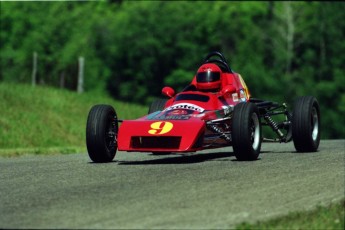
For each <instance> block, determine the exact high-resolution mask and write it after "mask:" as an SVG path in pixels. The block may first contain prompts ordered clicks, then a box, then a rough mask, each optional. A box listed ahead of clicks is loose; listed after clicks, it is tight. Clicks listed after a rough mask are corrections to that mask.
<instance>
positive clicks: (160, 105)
mask: <svg viewBox="0 0 345 230" xmlns="http://www.w3.org/2000/svg"><path fill="white" fill-rule="evenodd" d="M167 101H168V99H156V100H155V101H153V102H152V103H151V105H150V108H149V111H148V114H150V113H154V112H157V111H162V110H163V109H164V107H165V104H166V103H167Z"/></svg>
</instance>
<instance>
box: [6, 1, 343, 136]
mask: <svg viewBox="0 0 345 230" xmlns="http://www.w3.org/2000/svg"><path fill="white" fill-rule="evenodd" d="M0 4H1V14H0V19H1V31H0V50H1V52H0V68H1V74H0V80H1V81H4V82H20V83H31V76H32V72H33V54H34V53H35V52H36V53H37V81H38V84H46V85H50V86H54V87H63V88H68V89H71V90H76V88H77V75H78V58H79V57H83V58H84V59H85V71H84V73H85V83H84V84H85V90H86V91H90V90H108V91H109V92H111V94H112V95H113V96H114V97H115V98H116V99H118V100H123V101H128V102H137V103H142V104H145V105H148V103H149V102H150V101H151V100H152V99H153V98H154V97H159V96H160V92H161V88H162V87H163V86H165V85H170V86H172V87H174V88H175V90H179V89H182V88H183V87H184V86H185V85H186V84H188V82H190V81H191V79H192V77H193V75H194V74H195V72H196V70H197V69H198V67H199V65H200V63H201V62H202V61H203V59H204V57H205V56H206V55H207V54H208V53H209V52H210V51H220V52H222V53H223V54H224V55H225V57H226V58H227V59H228V61H229V62H230V65H231V67H232V69H233V70H235V71H236V72H239V73H241V75H242V76H243V78H244V79H245V81H246V83H247V85H248V87H249V89H250V90H251V93H252V95H253V96H254V97H258V98H264V99H270V100H275V101H278V102H285V101H287V102H289V103H292V101H293V99H295V98H296V97H297V96H300V95H314V96H316V97H317V98H318V100H319V102H320V104H321V112H322V126H323V133H322V137H323V138H344V137H345V131H344V124H345V120H344V114H345V93H344V92H345V76H344V66H345V65H344V63H345V57H344V53H345V42H344V40H345V36H344V31H345V20H344V18H345V3H344V2H315V1H311V2H309V1H308V2H301V1H297V2H280V1H277V2H274V1H270V2H262V1H258V2H256V1H248V2H242V1H240V2H235V1H220V2H218V1H215V2H213V1H202V2H198V1H197V2H194V1H171V2H169V1H100V2H99V1H90V2H88V1H82V2H74V1H73V2H3V1H2V2H0Z"/></svg>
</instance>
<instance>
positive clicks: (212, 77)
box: [195, 63, 222, 92]
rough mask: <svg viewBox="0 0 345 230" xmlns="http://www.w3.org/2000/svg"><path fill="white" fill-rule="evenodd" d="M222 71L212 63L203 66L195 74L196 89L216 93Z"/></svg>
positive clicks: (219, 86) (219, 85) (218, 88)
mask: <svg viewBox="0 0 345 230" xmlns="http://www.w3.org/2000/svg"><path fill="white" fill-rule="evenodd" d="M221 77H222V71H221V69H220V68H219V66H218V65H216V64H213V63H207V64H203V65H202V66H201V67H200V68H199V69H198V72H197V74H196V84H195V86H196V88H197V90H200V91H204V92H218V91H219V90H220V88H221V83H222V81H221Z"/></svg>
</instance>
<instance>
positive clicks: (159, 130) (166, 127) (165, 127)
mask: <svg viewBox="0 0 345 230" xmlns="http://www.w3.org/2000/svg"><path fill="white" fill-rule="evenodd" d="M173 126H174V125H173V124H172V123H171V122H167V121H158V122H154V123H152V124H151V126H150V127H151V129H150V130H149V131H148V133H149V134H152V135H160V134H164V133H168V132H169V131H170V130H171V129H172V128H173Z"/></svg>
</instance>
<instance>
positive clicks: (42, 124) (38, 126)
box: [0, 83, 148, 156]
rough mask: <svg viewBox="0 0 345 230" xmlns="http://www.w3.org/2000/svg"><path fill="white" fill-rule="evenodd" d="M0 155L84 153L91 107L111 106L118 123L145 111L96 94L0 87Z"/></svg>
mask: <svg viewBox="0 0 345 230" xmlns="http://www.w3.org/2000/svg"><path fill="white" fill-rule="evenodd" d="M0 98H1V101H0V111H1V116H0V155H2V156H4V155H21V154H23V153H35V154H39V153H44V152H48V153H55V152H59V151H62V152H78V151H84V152H85V151H86V147H85V129H86V120H87V115H88V112H89V110H90V109H91V107H92V106H93V105H95V104H110V105H112V106H114V108H115V109H116V111H117V114H118V117H119V118H120V119H135V118H138V117H140V116H143V115H145V114H146V113H147V111H148V107H146V106H140V105H133V104H129V103H125V102H119V101H115V100H113V99H111V98H110V97H109V96H107V95H105V94H100V93H83V94H77V93H76V92H71V91H67V90H60V89H55V88H50V87H42V86H36V87H31V86H30V85H20V84H8V83H0Z"/></svg>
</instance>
